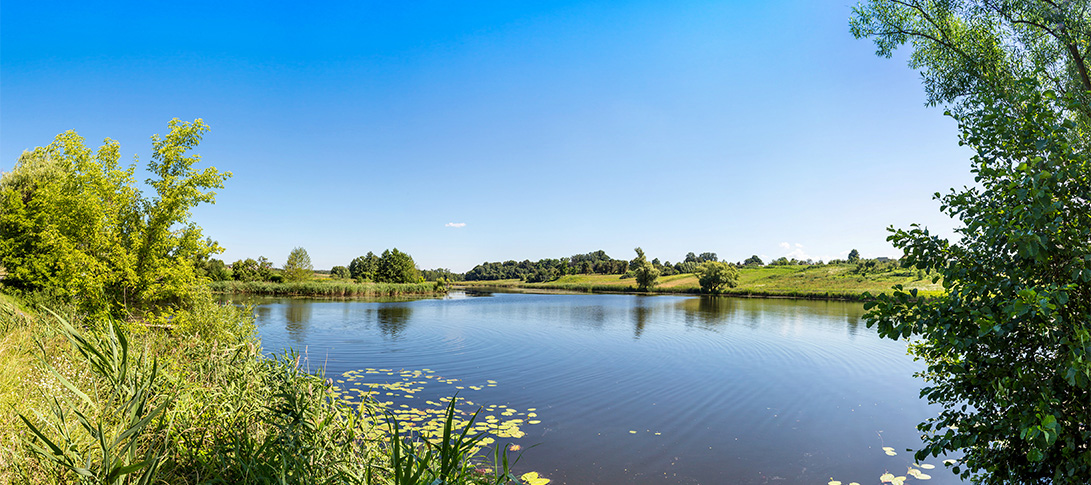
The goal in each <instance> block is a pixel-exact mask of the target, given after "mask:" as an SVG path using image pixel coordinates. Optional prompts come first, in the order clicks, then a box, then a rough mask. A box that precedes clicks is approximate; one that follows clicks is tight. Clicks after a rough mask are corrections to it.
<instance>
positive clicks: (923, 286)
mask: <svg viewBox="0 0 1091 485" xmlns="http://www.w3.org/2000/svg"><path fill="white" fill-rule="evenodd" d="M856 269H857V267H856V265H849V264H834V265H822V266H763V267H757V268H745V267H744V268H739V281H738V285H737V286H736V287H734V288H730V289H728V290H727V291H725V292H724V294H726V295H731V296H757V297H791V298H829V299H846V300H859V299H863V298H864V294H865V293H871V294H878V293H890V292H891V291H892V290H891V287H892V286H894V285H896V284H900V285H902V286H903V287H905V288H906V289H907V290H908V289H917V290H918V291H919V294H921V295H923V296H931V295H938V294H940V293H941V292H942V291H943V287H942V285H940V284H939V283H933V282H932V279H931V278H929V277H921V276H922V275H918V274H917V273H916V272H914V271H911V270H905V269H899V270H894V271H887V272H882V273H871V274H866V273H865V274H861V273H859V272H856ZM458 285H459V286H465V287H471V288H473V287H478V288H525V289H543V290H562V291H575V292H594V293H608V292H636V291H637V288H636V281H635V280H634V279H633V278H623V277H622V275H598V274H590V275H567V276H562V277H561V278H559V279H557V280H554V281H550V282H547V283H524V282H522V281H519V280H496V281H465V282H459V283H458ZM651 291H652V292H653V293H693V294H696V293H700V291H701V285H700V283H698V281H697V276H696V275H694V274H679V275H671V276H665V277H661V278H659V280H658V284H657V285H656V287H655V288H653V289H652V290H651Z"/></svg>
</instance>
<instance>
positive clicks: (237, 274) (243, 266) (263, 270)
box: [231, 256, 273, 281]
mask: <svg viewBox="0 0 1091 485" xmlns="http://www.w3.org/2000/svg"><path fill="white" fill-rule="evenodd" d="M231 276H232V277H233V278H234V279H235V281H270V280H272V279H273V263H272V262H270V261H269V260H268V259H265V256H261V257H259V258H258V259H257V260H256V261H255V260H254V259H252V258H246V259H240V260H238V261H235V262H234V263H231Z"/></svg>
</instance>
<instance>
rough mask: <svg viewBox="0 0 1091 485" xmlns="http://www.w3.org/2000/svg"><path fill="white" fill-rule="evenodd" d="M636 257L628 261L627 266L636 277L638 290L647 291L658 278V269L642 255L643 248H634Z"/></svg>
mask: <svg viewBox="0 0 1091 485" xmlns="http://www.w3.org/2000/svg"><path fill="white" fill-rule="evenodd" d="M633 251H636V258H634V259H633V260H632V261H630V262H629V267H631V268H634V269H633V276H634V277H636V286H637V289H639V290H640V291H648V290H650V289H652V288H653V287H655V282H656V280H657V279H659V270H657V269H655V266H653V265H652V263H651V262H649V261H648V258H647V257H645V256H644V250H643V249H640V248H636V249H634V250H633Z"/></svg>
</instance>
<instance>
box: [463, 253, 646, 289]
mask: <svg viewBox="0 0 1091 485" xmlns="http://www.w3.org/2000/svg"><path fill="white" fill-rule="evenodd" d="M628 269H629V262H628V261H625V260H621V259H613V258H611V257H610V256H608V255H607V254H606V252H605V251H603V250H601V249H600V250H598V251H594V252H590V253H586V254H576V255H573V256H569V257H567V258H560V259H540V260H538V261H536V262H532V261H530V260H529V259H528V260H524V261H521V262H516V261H504V262H502V263H501V262H495V263H482V264H479V265H477V266H475V267H474V268H473V269H471V270H470V271H467V272H466V274H465V278H464V279H465V280H466V281H488V280H508V279H519V280H523V281H526V282H528V283H539V282H545V281H553V280H555V279H557V278H560V277H561V276H564V275H568V274H623V273H625V271H627V270H628Z"/></svg>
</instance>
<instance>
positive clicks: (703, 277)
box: [697, 261, 739, 293]
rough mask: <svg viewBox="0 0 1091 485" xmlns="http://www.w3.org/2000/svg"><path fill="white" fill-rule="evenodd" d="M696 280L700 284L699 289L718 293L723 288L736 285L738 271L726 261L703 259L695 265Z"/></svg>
mask: <svg viewBox="0 0 1091 485" xmlns="http://www.w3.org/2000/svg"><path fill="white" fill-rule="evenodd" d="M697 281H698V282H699V283H700V284H701V291H703V292H705V293H719V292H721V291H723V289H724V288H734V287H735V286H736V285H738V283H739V272H738V271H737V270H736V269H735V267H734V266H732V265H730V264H728V263H722V262H718V261H705V262H703V263H701V264H700V266H698V267H697Z"/></svg>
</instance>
